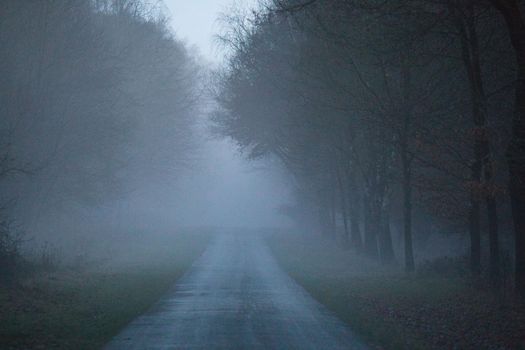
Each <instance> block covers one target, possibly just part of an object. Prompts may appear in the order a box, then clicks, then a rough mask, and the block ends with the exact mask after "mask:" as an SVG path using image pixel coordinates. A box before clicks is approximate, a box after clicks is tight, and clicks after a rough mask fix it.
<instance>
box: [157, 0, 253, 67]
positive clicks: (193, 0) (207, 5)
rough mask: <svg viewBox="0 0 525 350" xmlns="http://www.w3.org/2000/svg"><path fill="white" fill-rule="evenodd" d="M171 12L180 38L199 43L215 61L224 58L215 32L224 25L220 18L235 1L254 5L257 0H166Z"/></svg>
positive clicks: (211, 59)
mask: <svg viewBox="0 0 525 350" xmlns="http://www.w3.org/2000/svg"><path fill="white" fill-rule="evenodd" d="M164 3H165V4H166V6H167V7H168V10H169V13H170V15H171V24H172V27H173V29H174V30H175V32H176V33H177V34H178V36H179V38H181V39H183V40H185V41H187V42H188V43H189V44H190V45H194V46H196V47H197V48H198V49H199V51H200V53H201V54H202V55H203V56H204V57H205V58H206V59H208V60H209V61H211V62H218V61H220V58H221V57H220V52H219V50H217V47H216V45H215V44H214V35H216V34H217V32H218V31H219V29H220V23H219V22H218V21H217V18H218V16H219V14H220V13H222V12H226V11H227V10H228V8H229V7H231V5H232V4H234V3H235V4H241V5H242V6H248V7H250V6H253V5H254V4H255V3H256V0H236V1H234V0H164Z"/></svg>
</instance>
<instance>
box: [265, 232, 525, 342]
mask: <svg viewBox="0 0 525 350" xmlns="http://www.w3.org/2000/svg"><path fill="white" fill-rule="evenodd" d="M268 243H269V245H270V247H271V249H272V252H273V254H274V255H275V257H276V259H277V260H278V262H279V264H280V265H281V267H282V268H283V269H284V270H285V271H287V272H288V273H289V274H290V276H291V277H292V278H294V279H295V280H296V281H297V282H298V283H299V284H301V285H302V286H303V287H304V288H305V289H306V290H307V291H308V292H309V293H310V294H311V295H312V296H313V297H314V298H315V299H317V300H318V301H319V302H320V303H322V304H324V305H325V306H327V307H328V308H329V309H330V310H332V312H334V313H335V314H336V315H337V316H338V317H339V318H341V319H342V320H343V321H345V322H347V323H348V324H349V325H350V327H351V328H352V329H353V330H354V331H355V332H357V333H358V334H360V335H361V336H362V337H363V338H364V339H365V340H367V341H368V342H369V343H370V344H372V345H373V346H374V347H375V348H378V349H525V305H523V304H521V305H517V304H516V302H515V301H512V300H511V299H512V298H511V297H509V296H507V297H502V296H501V295H499V296H495V295H494V294H493V293H490V292H487V291H484V288H480V287H477V288H476V287H474V286H473V285H472V283H469V282H468V279H467V278H466V277H464V276H460V275H450V274H448V275H445V274H443V273H436V272H431V271H419V272H416V273H415V274H414V275H411V276H408V275H406V274H405V273H403V272H401V271H400V269H399V267H397V268H396V267H394V268H392V269H384V268H383V267H381V266H379V265H378V264H375V263H373V262H371V261H369V260H368V259H365V258H363V257H360V256H356V255H355V254H352V253H351V252H349V251H344V250H342V249H340V247H337V246H336V245H335V244H334V243H333V242H328V241H321V242H320V240H319V239H317V238H314V237H303V236H284V237H283V236H280V237H272V239H268Z"/></svg>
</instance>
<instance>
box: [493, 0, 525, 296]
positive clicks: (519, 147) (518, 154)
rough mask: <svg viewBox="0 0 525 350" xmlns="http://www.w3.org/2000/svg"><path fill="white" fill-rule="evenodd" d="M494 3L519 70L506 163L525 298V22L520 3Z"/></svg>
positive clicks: (518, 272) (518, 276) (517, 265)
mask: <svg viewBox="0 0 525 350" xmlns="http://www.w3.org/2000/svg"><path fill="white" fill-rule="evenodd" d="M491 3H492V4H493V5H494V7H496V9H498V11H500V13H501V14H502V16H503V18H504V19H505V23H506V24H507V28H508V30H509V35H510V39H511V42H512V46H513V48H514V51H515V54H516V61H517V67H518V77H517V81H516V100H515V106H514V116H513V120H512V136H511V141H510V144H509V148H508V150H507V161H508V165H509V193H510V200H511V206H512V217H513V221H514V231H515V248H514V249H515V259H516V262H515V274H516V275H515V278H516V292H517V294H518V295H519V296H521V297H523V298H525V215H524V214H523V213H525V20H524V18H523V15H522V14H521V9H520V5H519V2H518V0H491Z"/></svg>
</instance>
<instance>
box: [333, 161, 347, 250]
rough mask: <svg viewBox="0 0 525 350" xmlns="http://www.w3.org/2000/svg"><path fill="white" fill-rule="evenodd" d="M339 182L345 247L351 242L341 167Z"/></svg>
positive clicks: (338, 171)
mask: <svg viewBox="0 0 525 350" xmlns="http://www.w3.org/2000/svg"><path fill="white" fill-rule="evenodd" d="M336 173H337V184H338V186H339V197H340V199H341V216H342V217H343V226H344V235H343V244H344V247H345V248H349V246H350V244H349V242H350V232H349V227H348V208H347V203H346V200H347V191H345V189H346V188H345V186H344V184H343V179H342V176H341V172H340V169H339V167H338V168H337V171H336Z"/></svg>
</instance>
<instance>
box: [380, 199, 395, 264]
mask: <svg viewBox="0 0 525 350" xmlns="http://www.w3.org/2000/svg"><path fill="white" fill-rule="evenodd" d="M382 219H383V221H382V223H381V224H382V225H381V226H382V227H381V263H382V264H384V265H391V264H392V263H393V262H394V261H395V254H394V248H393V246H392V233H391V231H390V212H389V209H388V208H385V210H384V212H383V215H382Z"/></svg>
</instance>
